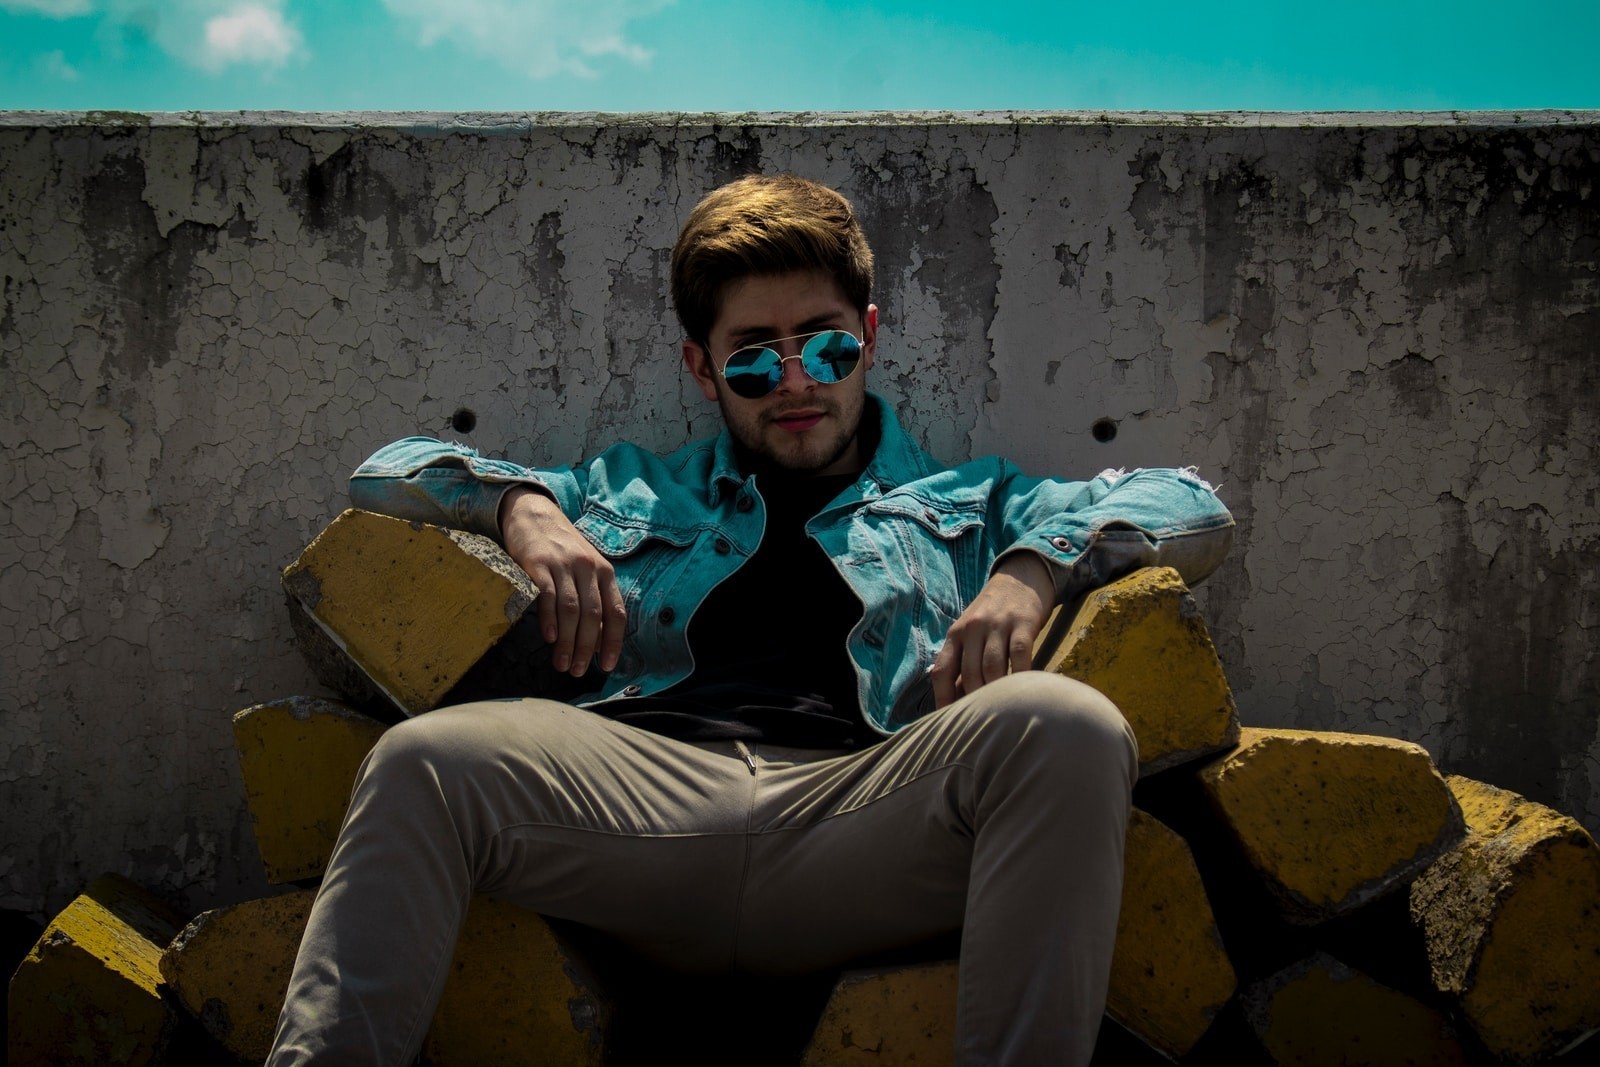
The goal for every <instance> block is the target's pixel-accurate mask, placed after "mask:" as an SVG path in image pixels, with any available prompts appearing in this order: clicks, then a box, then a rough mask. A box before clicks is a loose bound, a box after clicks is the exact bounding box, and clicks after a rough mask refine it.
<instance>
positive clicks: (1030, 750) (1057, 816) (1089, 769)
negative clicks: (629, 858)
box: [738, 672, 1138, 1065]
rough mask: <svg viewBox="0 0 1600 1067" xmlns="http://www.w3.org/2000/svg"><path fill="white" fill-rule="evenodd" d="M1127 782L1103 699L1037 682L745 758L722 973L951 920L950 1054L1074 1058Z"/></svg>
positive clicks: (903, 941) (1111, 897)
mask: <svg viewBox="0 0 1600 1067" xmlns="http://www.w3.org/2000/svg"><path fill="white" fill-rule="evenodd" d="M755 751H756V752H757V754H758V755H759V754H760V753H761V751H762V750H761V748H760V747H759V746H757V747H756V749H755ZM1137 775H1138V755H1137V748H1136V745H1135V742H1134V739H1133V734H1132V732H1131V731H1130V730H1129V729H1128V726H1127V723H1126V722H1125V721H1124V720H1123V718H1122V716H1121V715H1120V714H1118V712H1117V710H1116V709H1115V708H1114V707H1113V706H1112V705H1111V703H1110V701H1108V700H1106V699H1105V697H1103V696H1102V695H1100V694H1099V693H1098V692H1096V691H1095V690H1093V689H1091V688H1089V687H1088V686H1085V685H1081V684H1080V683H1077V682H1074V681H1071V680H1069V679H1066V678H1062V677H1060V676H1055V675H1048V674H1042V673H1038V672H1027V673H1024V674H1018V675H1013V676H1011V677H1009V678H1005V679H1003V680H1001V681H998V682H995V683H993V684H991V685H988V686H986V687H984V688H983V689H980V690H979V691H978V692H977V693H975V694H973V695H972V696H969V697H966V698H964V699H962V700H959V701H957V702H956V703H955V704H952V705H951V706H950V707H949V708H946V709H944V710H942V711H939V712H935V713H934V714H932V715H929V716H927V717H926V718H924V719H922V720H921V721H919V722H917V723H914V724H912V725H911V726H909V727H907V728H906V729H905V730H903V731H902V732H901V733H899V734H897V735H896V736H895V737H893V738H890V739H889V740H888V741H886V742H884V743H883V744H882V745H880V746H878V747H877V748H875V749H872V750H869V751H866V752H862V753H858V754H856V755H852V756H848V757H845V758H842V759H834V760H826V761H822V762H818V763H801V764H798V765H794V766H784V765H782V764H781V763H780V764H776V765H771V766H764V767H763V768H762V771H761V773H760V774H759V775H758V782H759V786H758V789H757V794H756V812H755V816H754V818H753V820H752V828H753V830H754V831H755V836H754V838H753V841H752V847H751V862H750V870H749V874H748V875H747V877H746V883H745V894H744V899H743V902H742V909H741V913H740V922H739V945H738V963H739V965H740V966H742V967H746V968H749V969H752V970H772V971H799V970H808V969H812V968H817V967H823V966H829V965H835V964H838V963H840V962H843V961H845V960H847V959H849V958H850V957H852V956H860V955H861V954H863V953H867V952H873V951H881V950H884V949H889V948H894V947H900V946H904V945H909V944H915V943H916V942H918V941H920V940H923V939H925V938H927V937H929V936H932V935H934V934H937V933H940V932H945V931H950V930H955V929H958V928H963V924H964V928H963V933H962V939H961V966H960V976H961V977H960V987H961V988H960V1007H959V1010H958V1018H957V1062H958V1063H962V1064H981V1065H998V1064H1043V1063H1049V1064H1084V1063H1087V1062H1088V1060H1089V1056H1090V1054H1091V1052H1092V1051H1093V1048H1094V1041H1095V1036H1096V1034H1097V1032H1098V1029H1099V1023H1100V1015H1101V1013H1102V1011H1103V1010H1104V1005H1105V996H1106V982H1107V977H1108V975H1109V972H1110V966H1111V950H1112V947H1113V944H1114V941H1115V938H1116V924H1117V914H1118V911H1119V909H1120V905H1121V890H1122V850H1123V838H1124V835H1125V833H1126V829H1127V819H1128V808H1129V798H1130V794H1131V791H1132V788H1133V783H1134V781H1135V779H1136V778H1137Z"/></svg>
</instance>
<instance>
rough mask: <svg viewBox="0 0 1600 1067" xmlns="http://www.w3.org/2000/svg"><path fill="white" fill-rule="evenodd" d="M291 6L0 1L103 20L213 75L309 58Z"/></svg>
mask: <svg viewBox="0 0 1600 1067" xmlns="http://www.w3.org/2000/svg"><path fill="white" fill-rule="evenodd" d="M285 3H287V0H0V8H3V9H4V10H6V11H18V12H20V11H28V12H34V13H38V14H45V15H50V16H52V17H54V18H72V17H75V16H80V15H93V14H100V15H103V16H105V19H106V22H107V23H108V24H109V25H110V26H112V27H114V28H117V29H123V28H129V29H133V30H135V31H137V32H139V33H143V34H146V35H148V36H149V37H150V38H151V39H152V40H154V41H155V42H156V44H158V45H159V46H160V47H161V49H162V51H164V52H166V53H168V54H169V55H172V56H175V57H177V58H178V59H179V60H182V61H183V62H185V63H187V64H189V65H190V66H193V67H201V68H203V69H205V70H209V71H212V72H216V71H220V70H222V69H223V68H224V67H227V66H230V65H233V64H249V65H255V66H262V67H281V66H283V65H284V64H285V63H287V62H288V61H289V60H291V59H295V58H299V57H301V56H304V55H305V46H304V40H303V38H302V37H301V35H300V31H299V30H298V29H296V28H295V27H294V25H293V24H292V23H290V22H289V20H288V19H286V18H285V17H284V14H283V8H284V5H285Z"/></svg>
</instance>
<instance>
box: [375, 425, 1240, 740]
mask: <svg viewBox="0 0 1600 1067" xmlns="http://www.w3.org/2000/svg"><path fill="white" fill-rule="evenodd" d="M871 402H872V403H873V404H874V405H875V406H876V409H877V411H878V416H879V419H880V422H881V436H880V438H879V443H878V449H877V452H876V453H875V454H874V456H873V458H872V461H871V463H869V464H868V466H867V468H866V470H864V471H862V473H861V476H860V477H859V478H857V479H856V480H855V482H854V483H853V484H852V485H850V486H849V487H848V488H847V489H845V490H844V491H842V492H841V493H840V494H839V495H838V496H837V497H835V498H834V499H833V501H832V502H831V503H830V504H828V505H827V506H826V507H824V508H823V509H822V511H820V512H819V513H818V514H817V515H816V516H815V517H814V518H812V519H811V521H810V522H808V523H807V524H806V531H807V533H808V534H809V535H810V536H811V537H812V538H813V539H814V540H815V541H817V542H818V544H820V545H821V546H822V549H823V551H824V552H826V553H827V555H828V557H829V558H830V559H832V560H833V562H834V565H835V566H837V567H838V569H839V573H840V574H841V575H842V576H843V577H844V580H845V582H846V583H847V584H848V585H849V587H850V588H851V589H852V590H853V591H854V592H855V594H856V596H857V597H859V598H860V600H861V602H862V604H863V605H864V611H863V613H862V617H861V620H860V622H858V623H857V624H856V626H855V628H854V629H853V630H851V632H850V636H849V653H850V658H851V660H852V661H853V662H854V664H855V667H856V676H857V679H858V684H859V693H860V697H861V708H862V711H863V713H864V714H865V716H866V719H867V721H868V722H869V723H870V724H871V725H872V727H873V728H874V729H876V730H878V731H879V732H881V733H884V734H889V733H893V732H894V731H895V730H897V729H899V728H900V727H902V726H905V725H906V724H907V723H909V722H911V721H913V720H915V719H916V718H918V717H919V716H921V715H923V714H925V713H926V712H928V711H931V710H932V708H933V693H932V685H931V682H930V680H929V676H928V669H929V667H930V666H931V665H932V663H933V657H934V653H936V652H937V651H938V649H939V646H940V644H941V643H942V642H943V641H944V637H945V633H946V631H947V630H948V629H949V628H950V624H951V623H953V622H955V620H956V617H957V616H958V615H960V614H961V612H962V610H963V609H965V607H966V606H967V605H968V604H969V603H971V601H972V600H973V598H974V597H976V596H977V595H978V592H979V590H981V589H982V588H983V584H984V583H985V582H986V581H987V580H988V578H989V575H990V574H991V573H992V571H993V570H994V567H995V565H996V564H997V563H998V562H999V561H1000V560H1001V559H1003V558H1005V556H1006V555H1008V554H1009V553H1012V552H1018V551H1032V552H1037V553H1038V554H1039V555H1040V556H1042V557H1043V558H1044V560H1045V562H1046V563H1047V564H1048V565H1049V566H1050V570H1051V572H1052V573H1053V574H1054V576H1055V581H1056V593H1057V598H1058V599H1065V598H1068V597H1072V596H1075V595H1076V594H1078V593H1080V592H1082V591H1083V590H1085V589H1090V588H1093V587H1095V586H1098V585H1102V584H1104V583H1105V582H1107V581H1110V580H1111V579H1113V578H1116V577H1118V576H1120V575H1122V574H1126V573H1127V572H1129V571H1131V570H1133V569H1134V568H1136V567H1142V566H1149V565H1163V566H1172V567H1176V568H1177V569H1178V571H1179V573H1180V574H1182V575H1183V577H1184V579H1185V580H1186V581H1188V582H1190V583H1191V584H1192V583H1194V582H1197V581H1199V580H1200V579H1201V578H1203V577H1205V576H1206V575H1207V574H1209V573H1210V572H1211V571H1212V570H1214V569H1215V568H1216V566H1217V564H1218V563H1220V562H1221V560H1222V557H1223V555H1224V554H1225V553H1226V552H1227V549H1228V545H1229V543H1230V541H1231V540H1232V532H1233V519H1232V517H1231V516H1230V515H1229V514H1228V511H1227V509H1226V508H1224V507H1223V506H1222V504H1221V502H1220V501H1218V500H1217V498H1216V496H1215V494H1214V493H1212V491H1211V488H1210V486H1208V485H1206V483H1205V482H1203V481H1201V480H1200V479H1199V478H1198V477H1196V476H1195V475H1194V473H1193V472H1192V471H1187V470H1136V471H1133V472H1131V473H1129V474H1122V473H1121V472H1117V471H1106V472H1103V473H1102V474H1100V475H1099V476H1097V477H1095V478H1094V479H1093V480H1091V481H1087V482H1064V481H1057V480H1053V479H1040V478H1030V477H1027V476H1026V475H1024V474H1022V473H1021V471H1019V470H1018V469H1017V468H1016V467H1015V466H1014V465H1013V464H1011V463H1009V462H1007V461H1005V460H1002V459H997V458H994V457H988V458H984V459H975V460H972V461H971V462H969V463H963V464H961V465H960V466H958V467H945V466H943V465H942V464H940V463H938V462H937V461H936V460H934V459H933V458H932V457H931V456H929V455H928V454H927V453H925V452H924V451H923V450H922V449H921V448H919V447H918V446H917V445H916V443H915V442H913V441H912V440H911V439H910V438H909V437H907V436H906V434H905V432H904V431H903V430H902V429H901V428H900V425H899V423H898V422H896V420H895V417H894V413H893V412H892V410H891V409H890V407H889V405H888V404H887V403H885V402H884V401H883V400H882V399H881V398H879V397H872V398H871ZM758 481H759V478H757V477H754V476H751V477H746V476H745V475H743V474H741V473H740V471H739V467H738V464H737V462H736V460H735V456H734V451H733V445H732V440H731V438H730V437H729V435H728V433H727V431H726V430H724V431H723V432H722V434H721V435H719V436H718V437H716V438H715V439H713V440H709V441H702V442H698V443H696V444H691V445H686V446H684V447H683V448H681V449H679V450H678V451H677V452H674V453H672V454H671V455H669V456H665V457H663V456H657V455H654V454H653V453H650V452H647V451H645V450H644V449H641V448H638V447H636V446H634V445H628V444H619V445H616V446H613V447H612V448H609V449H607V450H606V451H605V452H603V453H601V454H600V456H598V457H597V458H595V459H593V460H590V461H589V462H587V463H584V464H582V465H579V466H576V467H567V468H559V469H554V470H530V469H528V468H526V467H521V466H518V465H517V464H514V463H509V462H506V461H504V460H496V459H486V458H483V457H481V456H479V455H478V454H477V453H476V452H475V451H474V450H472V449H470V448H467V447H465V446H463V445H457V444H450V443H445V442H440V441H435V440H433V439H431V438H426V437H408V438H406V439H405V440H402V441H397V442H395V443H394V444H392V445H389V446H387V447H385V448H383V449H380V450H379V451H378V452H377V453H376V454H374V455H373V456H372V458H371V459H369V460H367V461H366V462H365V463H363V464H362V465H361V466H360V468H358V469H357V470H356V472H355V474H354V475H352V477H351V479H350V498H351V501H352V502H353V503H354V504H355V506H357V507H359V508H365V509H367V510H370V511H377V512H382V513H383V514H386V515H392V516H395V517H397V518H402V519H407V520H411V521H421V522H428V523H434V524H436V525H442V526H450V527H455V528H457V529H463V530H470V531H472V532H474V533H480V534H484V535H486V536H488V537H491V538H494V539H496V540H498V539H499V533H500V531H499V520H498V513H499V507H500V498H501V496H502V495H503V494H504V493H505V492H506V490H507V489H509V488H510V487H511V486H513V485H518V484H530V485H534V486H537V487H540V488H542V489H544V490H545V491H546V492H548V493H549V494H550V495H551V496H552V497H554V499H555V500H556V502H557V503H558V504H559V505H560V506H561V509H562V511H564V512H565V513H566V516H567V518H569V519H570V520H572V522H573V523H574V524H575V525H576V526H577V528H578V529H579V530H580V531H582V532H583V534H584V536H585V537H587V538H588V539H589V540H590V541H591V542H593V544H594V545H595V547H596V548H598V549H599V550H600V551H601V552H602V553H603V554H604V555H605V556H606V557H607V558H608V559H609V560H610V561H611V563H612V565H613V566H614V568H615V570H616V576H617V583H618V585H619V587H620V589H621V591H622V595H623V599H624V603H625V604H626V606H627V612H628V625H627V629H626V632H625V635H624V639H623V649H622V656H621V658H620V660H619V661H618V664H617V668H616V670H614V671H612V672H611V673H610V674H609V675H606V676H604V681H603V684H602V685H601V687H600V688H599V689H598V690H595V691H593V692H589V693H585V694H582V695H581V696H579V697H578V698H577V702H578V703H580V704H583V703H592V702H594V701H597V700H607V699H612V698H617V697H631V696H640V695H648V694H652V693H658V692H660V691H662V690H664V689H666V688H667V687H668V686H671V685H674V684H675V683H677V682H680V681H682V680H683V679H685V678H687V677H688V676H689V674H690V672H691V671H692V670H693V669H694V662H693V658H692V656H691V655H690V652H689V643H688V639H687V634H688V628H689V620H690V619H691V618H693V617H694V613H695V611H696V610H697V609H698V608H699V607H700V605H701V603H703V602H704V601H705V599H706V596H707V595H708V594H709V593H710V592H711V590H712V589H713V588H714V587H715V586H716V585H717V584H718V583H720V582H721V581H723V580H724V579H725V578H727V577H728V576H729V575H731V574H732V573H733V572H734V571H735V570H737V569H738V567H739V565H740V564H741V563H743V562H744V561H745V560H746V559H748V558H749V557H750V556H751V555H752V554H753V553H754V552H755V550H756V546H757V545H759V544H760V543H761V534H762V530H763V528H764V527H765V523H766V507H765V505H764V503H763V502H762V499H761V494H760V486H759V485H758V484H757V483H758ZM804 595H805V590H803V589H783V590H774V591H773V600H774V603H776V602H777V601H778V600H780V599H781V598H783V597H792V596H804ZM763 610H777V609H776V608H775V607H769V606H766V605H758V606H754V607H753V608H752V619H751V624H752V625H759V621H760V615H761V612H762V611H763Z"/></svg>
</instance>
